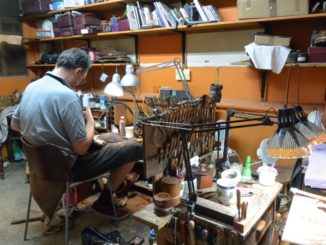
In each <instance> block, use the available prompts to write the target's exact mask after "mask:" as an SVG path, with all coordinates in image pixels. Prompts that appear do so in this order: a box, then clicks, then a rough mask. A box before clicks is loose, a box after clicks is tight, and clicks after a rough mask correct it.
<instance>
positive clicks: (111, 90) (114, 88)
mask: <svg viewBox="0 0 326 245" xmlns="http://www.w3.org/2000/svg"><path fill="white" fill-rule="evenodd" d="M119 81H120V75H119V74H118V73H115V74H113V77H112V81H111V82H110V83H108V84H107V85H106V86H105V88H104V93H105V94H107V95H110V96H118V97H119V96H122V95H123V89H122V87H121V85H120V82H119Z"/></svg>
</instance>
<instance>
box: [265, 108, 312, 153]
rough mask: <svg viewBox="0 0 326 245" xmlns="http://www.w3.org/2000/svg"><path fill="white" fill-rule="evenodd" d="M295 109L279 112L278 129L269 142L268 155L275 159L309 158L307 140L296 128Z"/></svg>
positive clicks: (283, 109) (280, 110) (285, 109)
mask: <svg viewBox="0 0 326 245" xmlns="http://www.w3.org/2000/svg"><path fill="white" fill-rule="evenodd" d="M296 121H297V119H296V114H295V109H294V108H286V107H285V108H281V109H279V111H278V123H277V124H278V129H277V131H276V132H275V133H274V134H273V136H272V137H271V138H270V139H269V140H268V141H267V155H268V156H269V157H274V158H301V157H308V156H309V155H310V150H309V148H308V140H307V138H306V137H305V136H304V135H303V134H302V133H301V132H300V131H299V130H298V129H297V128H296V127H295V124H296Z"/></svg>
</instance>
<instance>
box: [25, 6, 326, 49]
mask: <svg viewBox="0 0 326 245" xmlns="http://www.w3.org/2000/svg"><path fill="white" fill-rule="evenodd" d="M120 2H123V1H120ZM99 4H100V3H99ZM101 4H104V3H101ZM106 4H108V3H106ZM84 7H85V8H86V6H84ZM80 8H81V7H80ZM323 19H326V13H322V14H308V15H300V16H298V15H297V16H284V17H271V18H260V19H247V20H237V21H221V22H212V23H204V24H196V25H191V26H186V25H183V26H178V27H177V28H173V27H160V28H152V29H141V30H128V31H118V32H101V33H98V34H92V35H74V36H67V37H53V38H24V43H34V42H52V41H65V40H71V39H87V40H90V39H105V38H123V37H128V36H143V35H162V34H169V33H171V32H185V33H200V32H215V31H225V30H236V29H253V28H261V27H262V26H263V24H268V23H273V22H282V23H283V22H298V21H307V20H323Z"/></svg>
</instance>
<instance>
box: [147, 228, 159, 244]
mask: <svg viewBox="0 0 326 245" xmlns="http://www.w3.org/2000/svg"><path fill="white" fill-rule="evenodd" d="M148 243H149V245H157V241H156V234H155V231H154V229H150V231H149V237H148Z"/></svg>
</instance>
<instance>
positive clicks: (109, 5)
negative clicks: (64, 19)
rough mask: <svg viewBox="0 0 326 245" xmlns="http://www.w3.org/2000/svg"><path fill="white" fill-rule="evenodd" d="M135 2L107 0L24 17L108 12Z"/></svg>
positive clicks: (33, 17) (129, 0) (130, 0)
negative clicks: (77, 12)
mask: <svg viewBox="0 0 326 245" xmlns="http://www.w3.org/2000/svg"><path fill="white" fill-rule="evenodd" d="M130 2H134V1H132V0H110V1H106V2H100V3H94V4H88V5H83V6H76V7H71V8H65V9H60V10H55V11H50V12H47V13H42V14H34V15H27V16H24V17H22V19H35V18H46V17H50V16H53V15H55V14H62V13H65V12H67V11H81V12H106V11H108V10H115V9H122V8H124V7H125V4H126V3H130Z"/></svg>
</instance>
